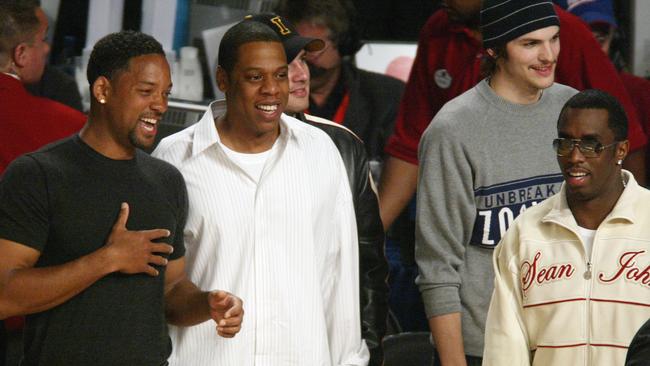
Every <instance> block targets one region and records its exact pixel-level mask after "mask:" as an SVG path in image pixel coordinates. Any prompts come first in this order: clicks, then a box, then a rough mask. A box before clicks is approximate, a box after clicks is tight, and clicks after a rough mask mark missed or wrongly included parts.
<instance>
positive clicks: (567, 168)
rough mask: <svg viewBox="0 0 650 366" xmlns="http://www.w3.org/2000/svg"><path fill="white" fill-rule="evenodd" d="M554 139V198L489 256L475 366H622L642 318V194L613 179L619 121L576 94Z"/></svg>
mask: <svg viewBox="0 0 650 366" xmlns="http://www.w3.org/2000/svg"><path fill="white" fill-rule="evenodd" d="M557 130H558V138H557V139H555V140H554V141H553V147H554V149H555V151H556V153H557V160H558V163H559V165H560V169H561V170H562V174H563V176H564V183H563V185H562V188H561V191H560V193H559V194H557V195H555V196H553V197H551V198H549V199H548V200H546V201H544V202H543V203H540V204H539V205H537V206H535V207H533V208H530V209H528V210H527V211H526V212H525V213H523V214H522V215H520V216H519V217H518V218H517V219H516V220H515V222H514V223H513V225H512V226H511V227H510V229H509V230H508V232H507V233H506V235H505V236H504V237H503V239H502V240H501V242H500V243H499V245H498V246H497V248H496V250H495V252H494V268H495V274H496V278H495V289H494V293H493V295H492V301H491V303H490V309H489V311H488V317H487V324H486V331H485V352H484V355H483V357H484V358H483V365H556V366H557V365H623V363H624V361H625V355H626V352H627V348H628V345H629V343H630V341H631V340H632V337H633V336H634V334H635V333H636V331H637V329H638V328H639V327H640V326H641V325H642V324H643V323H644V322H645V321H646V320H647V319H648V318H649V317H650V253H648V252H650V231H649V230H650V229H648V228H649V225H648V223H647V221H648V220H649V219H650V209H648V202H650V192H649V191H648V190H646V189H644V188H642V187H641V186H639V185H638V184H637V183H636V181H635V180H634V178H633V177H632V175H631V174H630V173H629V172H627V171H625V170H622V169H621V164H622V161H623V159H624V158H625V156H626V155H627V153H628V149H629V144H628V141H627V140H625V136H626V135H627V118H626V116H625V112H624V111H623V109H622V108H621V106H620V104H619V103H618V102H617V101H616V99H614V98H613V97H611V96H610V95H608V94H606V93H604V92H602V91H596V90H587V91H583V92H581V93H579V94H576V95H575V96H574V97H572V98H571V99H569V101H568V102H567V103H566V104H565V106H564V108H563V109H562V112H561V113H560V117H559V121H558V128H557Z"/></svg>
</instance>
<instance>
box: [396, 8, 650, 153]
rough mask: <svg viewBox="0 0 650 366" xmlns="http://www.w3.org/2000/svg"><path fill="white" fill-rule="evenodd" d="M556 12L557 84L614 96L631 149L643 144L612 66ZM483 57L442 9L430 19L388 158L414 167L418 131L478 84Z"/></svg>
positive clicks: (575, 24)
mask: <svg viewBox="0 0 650 366" xmlns="http://www.w3.org/2000/svg"><path fill="white" fill-rule="evenodd" d="M555 10H556V12H557V13H558V16H559V18H560V43H561V51H560V56H559V59H558V65H557V68H556V74H555V75H556V78H555V80H556V81H557V82H558V83H561V84H565V85H569V86H571V87H573V88H575V89H578V90H584V89H589V88H594V89H602V90H604V91H606V92H608V93H610V94H612V95H613V96H615V97H616V98H617V99H618V100H619V101H620V102H621V103H622V104H623V107H624V108H625V110H626V112H627V115H628V118H629V122H630V123H629V133H628V138H629V140H630V145H631V150H636V149H639V148H641V147H643V146H645V145H646V143H647V138H646V135H645V134H644V132H643V130H642V128H641V125H640V124H639V119H638V117H637V112H636V109H635V108H634V106H633V104H632V100H631V99H630V96H629V95H628V93H627V91H626V89H625V87H624V86H623V82H622V81H621V79H620V78H619V76H618V72H617V71H616V69H615V68H614V65H613V64H612V63H611V62H610V61H609V59H607V56H605V54H604V53H603V52H602V50H601V49H600V47H599V45H598V43H597V42H596V40H595V39H594V37H593V35H592V33H591V31H590V30H589V28H588V27H587V26H586V25H585V24H584V23H583V22H582V21H581V20H580V18H578V17H576V16H574V15H572V14H569V13H567V12H566V11H564V10H562V9H560V8H559V7H557V6H556V7H555ZM484 53H485V51H484V50H483V48H482V45H481V43H480V42H479V41H477V40H476V39H474V38H473V37H471V35H470V31H469V30H468V29H467V28H464V27H463V26H461V25H458V24H454V23H451V22H450V21H449V18H448V16H447V13H446V12H445V11H444V10H439V11H437V12H436V13H434V14H433V15H432V16H431V17H430V18H429V20H428V21H427V23H426V24H425V25H424V27H423V28H422V31H421V32H420V40H419V43H418V51H417V55H416V57H415V61H414V63H413V68H412V69H411V75H410V76H409V80H408V83H407V84H406V89H405V90H404V95H403V97H402V101H401V104H400V107H399V111H398V114H397V121H396V123H395V130H394V133H393V136H391V138H390V140H389V141H388V145H387V146H386V152H387V153H388V154H390V155H392V156H395V157H397V158H399V159H401V160H404V161H407V162H410V163H413V164H417V163H418V160H417V150H418V144H419V142H420V137H421V136H422V133H423V132H424V130H425V129H426V127H427V126H428V125H429V123H430V122H431V120H432V119H433V116H435V114H436V113H438V110H440V108H442V106H443V105H444V104H445V103H447V102H448V101H450V100H451V99H453V98H455V97H457V96H459V95H460V94H462V93H464V92H465V91H467V90H468V89H470V88H472V87H473V86H474V85H476V84H477V83H478V82H479V81H480V80H481V73H480V65H481V59H482V58H483V55H484ZM549 144H550V142H549ZM549 149H550V148H549Z"/></svg>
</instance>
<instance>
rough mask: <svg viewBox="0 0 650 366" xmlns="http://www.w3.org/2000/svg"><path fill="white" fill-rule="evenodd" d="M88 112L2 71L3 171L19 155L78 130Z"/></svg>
mask: <svg viewBox="0 0 650 366" xmlns="http://www.w3.org/2000/svg"><path fill="white" fill-rule="evenodd" d="M84 123H86V115H84V114H83V113H81V112H79V111H77V110H75V109H72V108H70V107H68V106H66V105H63V104H61V103H58V102H55V101H53V100H50V99H46V98H40V97H35V96H32V95H31V94H29V93H28V92H27V90H26V89H25V87H24V86H23V84H22V83H21V82H20V81H19V80H17V79H16V78H14V77H12V76H10V75H7V74H4V73H0V131H2V132H1V133H0V175H1V174H2V173H3V172H4V170H5V169H6V168H7V166H8V165H9V163H11V162H12V161H13V160H14V159H15V158H17V157H18V156H20V155H23V154H25V153H28V152H31V151H34V150H38V149H39V148H40V147H42V146H44V145H47V144H48V143H50V142H53V141H56V140H60V139H62V138H64V137H67V136H70V135H72V134H74V133H77V132H78V131H79V130H80V129H81V127H83V125H84Z"/></svg>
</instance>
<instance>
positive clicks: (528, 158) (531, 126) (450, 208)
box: [415, 80, 577, 357]
mask: <svg viewBox="0 0 650 366" xmlns="http://www.w3.org/2000/svg"><path fill="white" fill-rule="evenodd" d="M576 92H577V91H576V90H575V89H572V88H570V87H567V86H564V85H561V84H553V85H552V86H551V87H550V88H548V89H546V90H544V92H543V93H542V96H541V98H540V99H539V100H538V101H537V102H536V103H533V104H526V105H522V104H515V103H511V102H509V101H507V100H505V99H503V98H501V97H500V96H498V95H497V94H496V93H495V92H494V91H493V90H492V89H491V88H490V86H489V85H488V83H487V81H486V80H483V81H481V82H480V83H478V84H477V85H476V86H475V87H474V88H472V89H470V90H468V91H467V92H465V93H463V94H462V95H460V96H458V97H456V98H454V99H453V100H451V101H449V102H448V103H447V104H445V105H444V106H443V107H442V109H440V111H439V112H438V114H436V116H435V117H434V118H433V121H432V122H431V124H429V127H428V128H427V129H426V131H425V132H424V135H423V136H422V139H421V141H420V147H419V151H418V158H419V161H420V175H419V179H418V189H417V216H416V232H415V257H416V261H417V264H418V267H419V271H420V274H419V276H418V278H417V279H416V283H417V284H418V286H419V288H420V292H421V293H422V298H423V300H424V306H425V310H426V313H427V316H428V317H432V316H436V315H443V314H448V313H453V312H461V319H462V330H463V337H464V345H465V353H466V354H468V355H471V356H478V357H480V356H482V354H483V332H484V329H485V318H486V315H487V311H488V307H489V304H490V297H491V295H492V289H493V286H494V272H493V269H492V252H493V248H494V247H495V246H496V245H497V244H498V243H499V240H500V239H501V236H502V235H503V234H504V233H505V230H506V229H507V228H508V226H509V225H510V223H511V222H512V220H514V218H515V217H517V216H518V215H519V214H520V213H521V212H523V211H524V210H525V209H526V208H527V207H530V206H531V205H535V204H537V203H539V202H541V201H542V200H544V199H546V198H547V197H549V196H551V195H553V194H555V193H557V192H558V191H559V188H560V185H561V182H562V175H561V174H560V168H559V167H558V165H557V161H556V158H555V153H554V152H553V149H552V141H553V139H554V138H555V137H556V136H557V129H556V124H557V119H558V116H559V114H560V110H561V109H562V106H563V105H564V103H565V102H566V101H567V100H568V99H569V98H570V97H571V96H572V95H573V94H575V93H576Z"/></svg>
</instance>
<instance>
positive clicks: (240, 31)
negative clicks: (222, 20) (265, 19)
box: [217, 19, 282, 74]
mask: <svg viewBox="0 0 650 366" xmlns="http://www.w3.org/2000/svg"><path fill="white" fill-rule="evenodd" d="M250 42H278V43H280V44H282V41H281V40H280V37H278V35H277V34H276V33H275V31H273V29H271V28H269V27H268V26H267V25H266V24H263V23H260V22H257V21H252V20H247V19H246V20H243V21H241V22H239V23H237V24H235V25H233V26H232V27H230V29H228V31H226V33H225V34H224V35H223V38H222V39H221V43H220V44H219V56H218V57H217V64H218V65H219V66H221V68H222V69H224V70H225V71H226V73H228V74H230V72H232V70H233V69H234V68H235V65H236V64H237V51H239V47H241V45H243V44H246V43H250Z"/></svg>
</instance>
